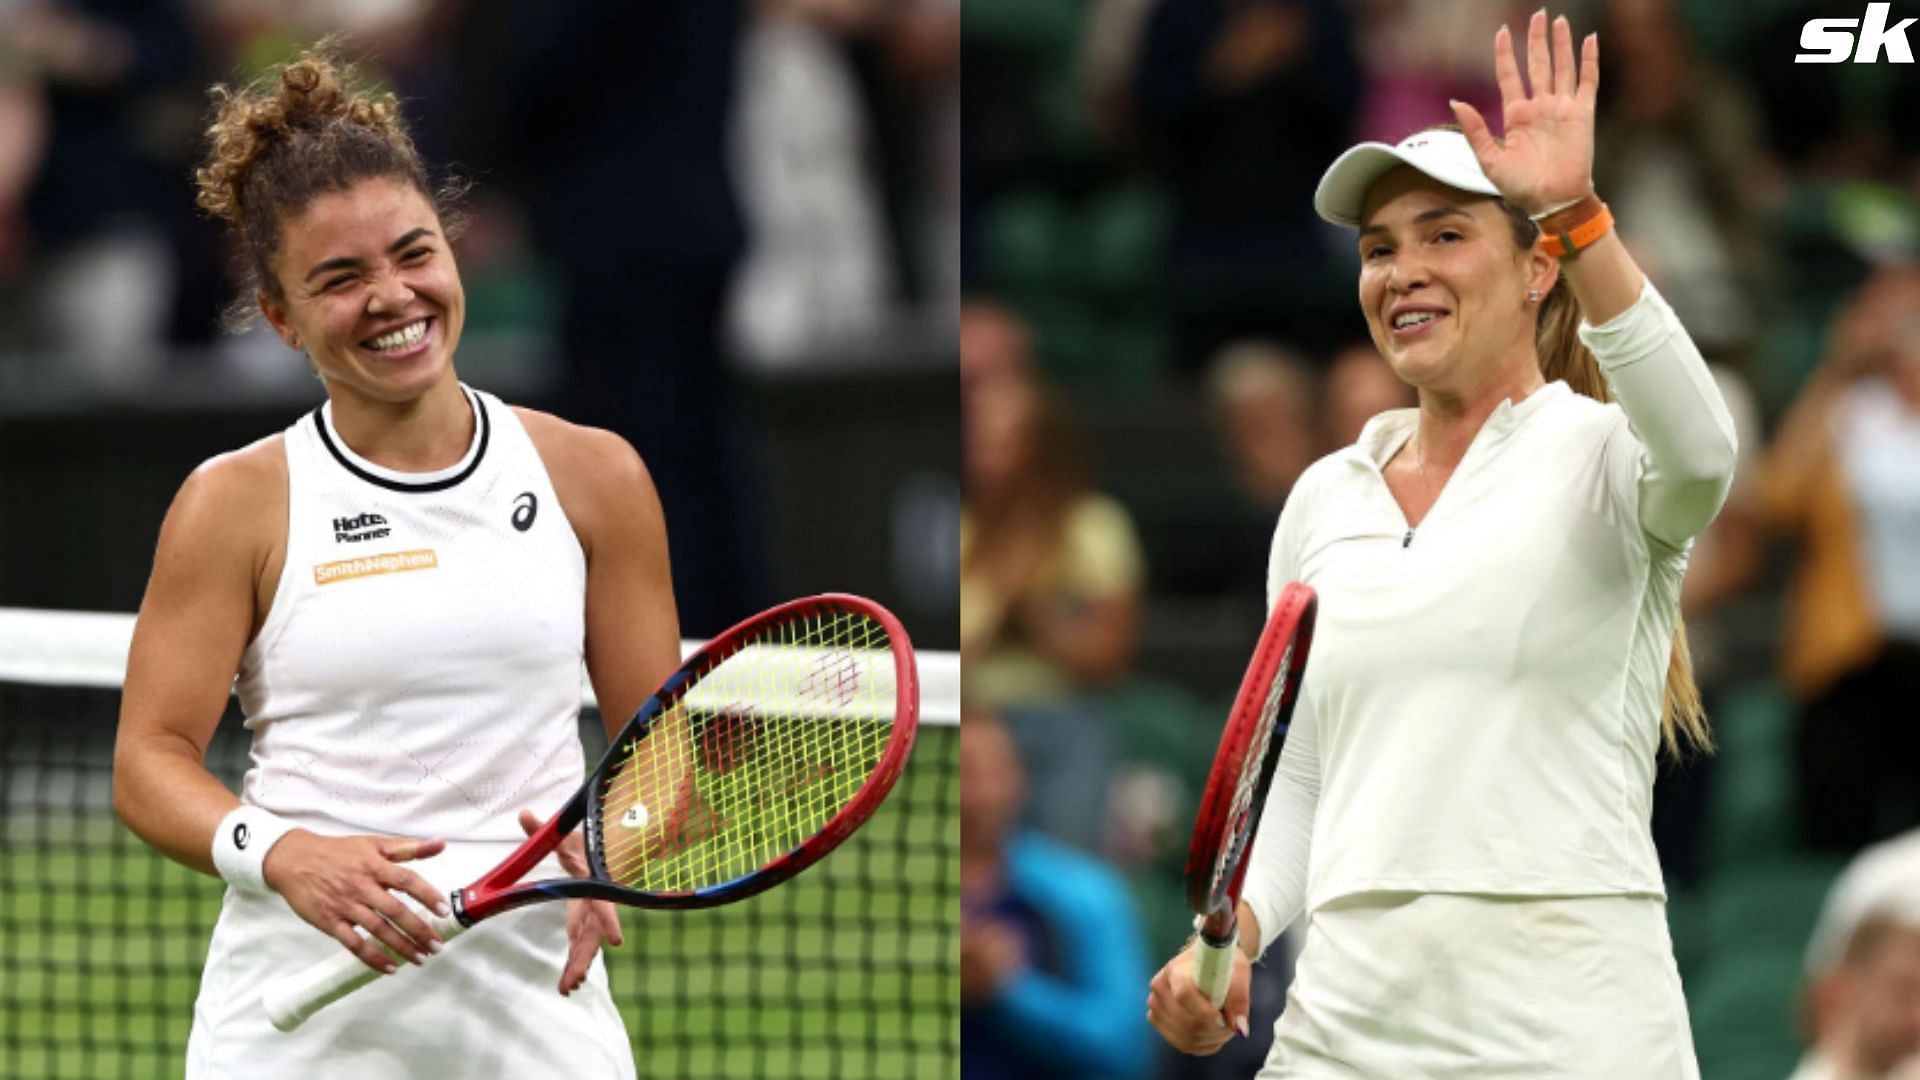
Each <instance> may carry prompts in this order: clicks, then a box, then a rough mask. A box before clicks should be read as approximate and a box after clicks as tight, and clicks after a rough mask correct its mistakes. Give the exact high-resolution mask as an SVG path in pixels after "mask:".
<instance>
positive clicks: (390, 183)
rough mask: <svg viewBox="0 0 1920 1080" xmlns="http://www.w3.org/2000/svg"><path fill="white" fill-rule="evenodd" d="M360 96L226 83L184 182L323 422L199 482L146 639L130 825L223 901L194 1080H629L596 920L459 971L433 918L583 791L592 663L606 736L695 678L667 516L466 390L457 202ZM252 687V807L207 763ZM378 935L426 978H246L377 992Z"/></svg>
mask: <svg viewBox="0 0 1920 1080" xmlns="http://www.w3.org/2000/svg"><path fill="white" fill-rule="evenodd" d="M352 76H353V72H352V71H351V69H350V68H349V67H347V66H346V65H344V64H342V63H340V62H339V61H337V60H335V59H334V58H333V57H332V56H331V55H330V53H329V51H328V50H326V49H325V48H324V47H323V48H321V49H318V50H315V51H310V52H308V53H306V54H304V55H302V56H301V57H300V58H299V59H297V60H295V61H294V62H292V63H289V64H287V65H285V66H284V67H283V68H280V69H278V70H276V71H275V72H273V73H272V74H270V75H269V76H267V77H266V78H264V79H263V80H261V81H260V82H258V83H255V84H254V85H252V86H248V87H245V88H242V89H239V90H230V89H228V88H226V87H216V88H215V89H214V91H213V99H214V104H215V110H214V113H215V115H214V119H213V121H212V126H211V128H210V129H209V132H208V137H209V144H210V146H209V151H208V155H207V160H206V163H205V166H204V167H203V168H202V169H201V170H200V171H199V173H198V181H199V201H200V205H201V206H202V207H204V208H205V209H206V210H208V211H209V212H211V213H213V214H214V215H216V216H218V217H219V218H220V219H222V220H223V221H225V222H226V223H227V224H228V226H229V227H230V228H231V231H232V233H233V236H234V238H235V240H236V241H237V243H238V245H239V247H240V249H241V251H242V252H243V253H244V259H245V263H246V266H247V268H248V270H249V271H250V275H251V278H252V280H251V281H250V283H249V291H250V292H251V293H252V294H253V299H254V301H255V306H257V308H258V310H259V312H260V313H261V314H263V315H264V316H265V318H266V320H267V322H268V323H269V324H270V325H271V326H272V328H273V330H274V332H275V333H276V334H278V335H279V336H280V338H281V339H282V340H283V341H285V342H286V344H287V345H288V347H289V348H291V349H293V350H295V351H296V352H301V353H304V354H305V356H306V359H307V362H308V363H310V364H311V365H312V367H313V369H314V371H315V372H316V373H317V374H318V376H319V378H320V382H321V383H322V384H323V386H324V387H325V390H326V402H325V404H323V405H322V406H321V407H320V408H318V409H316V410H314V411H313V412H312V413H310V414H308V415H305V416H303V417H301V418H300V419H299V420H298V421H296V422H295V423H294V424H293V425H292V426H291V427H289V428H287V429H286V430H285V431H284V432H282V433H280V434H276V435H273V436H270V437H268V438H265V439H262V440H260V441H259V442H256V443H254V444H252V445H251V446H247V447H244V448H242V449H239V450H236V451H233V452H232V453H228V454H223V455H221V456H219V457H216V458H214V459H212V460H210V461H208V462H206V463H205V464H203V465H202V466H200V467H199V468H198V469H196V470H195V471H194V473H193V474H192V475H191V476H190V477H189V478H188V479H187V481H186V483H185V485H184V486H183V487H182V488H181V490H180V493H179V495H178V496H177V497H176V498H175V500H174V503H173V506H172V509H171V510H170V511H169V512H168V514H167V518H166V523H165V525H164V526H163V527H162V529H161V534H160V540H159V548H158V551H157V553H156V554H155V557H154V568H153V574H152V578H151V580H150V581H149V583H148V587H147V594H146V599H145V601H144V602H143V603H142V605H141V609H140V616H139V621H138V624H137V626H136V629H135V631H134V638H133V649H132V655H131V656H130V658H129V661H128V670H127V677H126V692H125V698H124V703H123V706H122V713H121V723H120V733H119V741H118V744H117V747H116V753H115V769H114V804H115V807H116V809H117V810H118V812H119V814H120V816H121V818H122V819H123V820H125V822H126V823H127V825H128V826H129V827H130V828H132V829H133V830H134V832H136V833H138V834H139V835H140V836H141V837H142V838H143V839H145V840H146V841H147V842H148V843H150V844H152V845H153V846H154V847H156V848H158V849H159V850H160V851H162V852H164V853H165V854H166V855H168V856H169V857H171V858H173V859H175V860H176V861H178V862H181V863H184V864H186V865H187V866H190V867H193V868H194V869H196V870H199V871H201V872H203V873H210V874H216V875H218V876H219V877H221V878H223V879H224V880H225V881H226V883H227V886H228V887H227V892H226V898H225V902H224V904H223V906H222V909H221V913H220V918H219V921H218V923H217V924H216V925H215V927H214V930H213V937H212V942H211V944H210V946H209V948H208V952H207V961H206V967H205V971H204V973H203V976H202V979H201V985H200V995H199V999H198V1001H197V1002H196V1004H195V1006H194V1019H193V1032H192V1036H191V1039H190V1041H189V1043H188V1049H187V1070H186V1071H187V1075H188V1076H189V1077H196V1078H198V1077H229V1076H232V1077H238V1076H249V1077H253V1076H323V1075H325V1076H352V1077H355V1078H356V1080H364V1078H369V1077H418V1076H429V1075H449V1074H453V1073H459V1074H461V1075H474V1076H536V1075H554V1074H557V1073H565V1074H567V1075H570V1076H581V1077H587V1076H593V1077H626V1076H632V1075H633V1074H634V1059H633V1052H632V1048H631V1046H630V1044H629V1043H628V1040H627V1037H626V1033H625V1029H624V1026H623V1025H622V1022H621V1018H620V1015H619V1012H618V1011H617V1010H616V1009H615V1007H614V1004H613V1001H612V999H611V997H610V996H609V994H608V991H607V980H606V974H605V968H604V966H603V965H602V964H601V962H600V960H599V953H598V950H599V947H600V945H601V943H602V942H609V943H612V944H619V942H620V925H619V920H618V919H617V917H616V916H615V915H614V913H613V910H612V908H611V907H610V906H609V905H606V904H604V903H599V902H592V903H589V902H585V901H574V902H571V903H569V904H568V905H566V908H565V910H564V911H563V910H562V909H561V908H560V907H558V906H556V905H536V906H534V907H530V908H528V909H526V910H525V911H523V912H517V913H515V914H514V915H512V916H511V917H508V918H503V919H500V920H498V921H497V922H494V923H489V924H487V925H486V926H483V927H480V928H478V929H476V930H474V931H473V932H472V933H471V934H468V935H467V936H466V937H465V938H464V939H462V940H461V941H460V942H459V944H458V946H457V948H453V949H449V950H447V952H446V953H445V954H444V955H437V954H438V953H439V951H440V949H439V945H440V943H439V942H438V941H437V940H436V938H435V936H434V934H433V932H432V931H431V930H430V929H428V927H427V925H426V924H425V923H424V922H423V921H422V920H421V919H420V917H419V915H418V914H417V912H418V909H419V908H421V907H432V908H436V909H440V910H442V911H444V905H445V904H446V898H447V893H448V891H449V890H450V889H451V888H453V887H456V886H458V885H460V884H462V883H464V882H466V881H469V880H471V879H472V878H473V877H475V876H477V875H478V874H479V873H481V872H483V871H484V870H486V869H487V868H488V867H490V866H491V865H493V864H494V863H495V862H497V861H498V860H499V859H500V858H501V857H502V856H504V855H505V854H506V853H507V852H508V851H510V850H511V849H512V848H513V847H514V846H515V845H516V844H517V842H518V840H520V839H521V838H522V837H523V834H524V833H525V832H528V831H531V830H532V829H533V828H534V827H535V826H536V825H537V824H538V822H539V821H541V820H544V819H545V817H547V816H548V815H550V814H551V813H552V812H553V811H555V810H556V809H558V807H559V805H560V804H561V803H562V802H564V801H565V800H566V799H567V798H568V797H569V796H570V795H571V794H572V793H573V791H574V789H575V788H576V787H577V786H578V785H579V783H580V780H581V777H582V775H583V773H584V758H583V751H582V747H581V745H580V739H579V732H578V728H577V726H576V725H577V722H578V712H579V705H580V672H581V665H582V662H583V659H584V662H585V663H586V666H587V669H588V671H589V674H590V676H591V678H592V681H593V686H594V690H595V692H596V693H597V695H598V697H599V700H600V702H601V703H602V708H603V711H604V714H605V716H606V717H607V719H608V722H609V725H610V727H615V728H617V727H618V726H619V725H620V724H621V723H623V722H624V721H625V719H626V718H627V717H628V716H629V715H631V713H632V712H633V711H634V710H635V709H636V708H637V707H638V706H639V704H640V703H641V702H642V701H643V700H645V698H646V696H647V695H648V694H650V693H651V692H652V691H653V689H654V687H655V686H657V685H658V683H659V681H660V680H661V679H662V678H664V677H665V676H666V675H667V674H668V673H669V672H671V671H672V670H673V669H674V667H675V666H676V665H677V663H678V659H679V648H678V641H679V627H678V622H677V620H676V618H675V614H674V611H675V609H674V598H673V591H672V585H671V582H670V579H669V575H668V561H667V538H666V529H665V525H664V523H663V521H662V519H661V515H660V509H659V502H658V499H657V498H656V496H655V493H654V488H653V483H652V481H651V479H650V478H649V477H648V475H647V471H646V468H645V467H644V466H643V465H642V463H641V461H640V459H639V457H638V456H637V455H636V454H635V453H634V452H633V450H632V448H631V447H629V446H628V445H627V444H626V442H625V441H623V440H621V439H620V438H618V437H617V436H614V435H611V434H608V433H606V432H603V431H596V430H589V429H584V428H579V427H575V426H573V425H571V424H568V423H565V422H563V421H561V420H558V419H556V418H554V417H552V416H548V415H544V414H541V413H537V412H532V411H529V410H525V409H519V408H513V407H509V406H507V405H505V404H503V403H502V402H501V401H500V400H499V399H498V398H496V397H494V396H493V395H491V394H488V393H485V392H483V391H480V390H476V389H474V388H471V387H468V386H466V385H464V384H462V383H461V382H460V380H459V379H458V377H457V376H456V374H455V370H454V360H455V353H456V350H457V349H458V347H459V344H460V335H461V328H462V325H463V323H464V321H465V317H466V301H465V297H464V294H463V293H462V290H461V284H460V274H459V270H458V268H457V267H456V265H455V262H454V256H453V251H452V249H451V248H450V247H449V239H448V235H447V234H448V224H449V211H450V207H449V206H448V205H446V203H445V201H444V200H443V199H442V198H441V197H439V196H437V195H436V192H435V190H434V189H433V188H432V187H431V186H430V185H429V182H428V179H427V173H426V169H425V167H424V165H423V164H422V162H421V159H420V156H419V154H418V153H417V152H416V151H415V149H414V146H413V143H412V141H411V139H410V138H409V137H408V135H407V132H406V129H405V126H404V124H403V122H402V119H401V117H400V113H399V110H398V107H397V104H396V102H395V100H394V98H393V97H392V96H391V95H374V94H371V93H367V92H362V91H359V90H356V89H355V88H354V86H353V84H352ZM236 691H237V693H238V695H239V699H240V704H241V707H242V710H243V712H244V713H245V716H246V725H247V727H248V728H249V729H251V731H252V733H253V747H252V758H253V764H252V768H251V769H250V770H249V771H248V773H247V776H246V780H245V785H244V788H243V791H242V794H241V796H240V797H239V798H235V796H234V795H233V794H232V793H231V792H229V791H228V790H227V789H226V788H225V787H224V786H222V785H221V783H220V782H219V781H218V780H217V779H216V778H215V777H214V776H213V775H212V773H210V772H209V771H208V770H207V768H206V766H205V764H204V761H205V752H206V747H207V744H208V742H209V740H210V739H211V738H212V736H213V733H214V729H215V727H216V726H217V725H218V723H219V720H220V717H221V714H222V712H223V710H224V709H225V707H226V703H227V699H228V696H229V694H230V693H233V692H236ZM582 870H583V866H582V865H581V864H580V863H579V855H578V852H577V851H573V852H564V851H563V854H562V855H561V856H560V857H559V859H558V863H557V864H556V865H549V866H546V867H543V868H540V869H536V870H534V871H533V872H532V873H533V876H535V877H539V876H558V875H560V874H562V873H564V872H568V871H571V872H574V873H580V872H581V871H582ZM375 942H378V943H381V944H384V945H385V946H386V947H387V948H388V949H391V950H392V951H393V952H394V953H396V954H398V955H399V956H400V957H402V958H404V959H405V960H407V961H411V962H412V963H414V964H419V965H421V967H420V969H419V970H414V971H408V972H406V973H405V974H404V976H403V977H399V978H394V979H392V980H390V981H383V982H379V983H376V984H375V985H374V986H372V987H369V988H368V989H367V990H366V991H365V992H363V993H361V994H358V995H355V996H353V997H351V998H349V999H348V1000H346V1001H343V1002H341V1003H340V1004H338V1005H336V1006H335V1007H334V1008H332V1009H329V1010H326V1011H325V1012H323V1013H321V1014H320V1015H318V1016H317V1017H316V1018H315V1019H314V1020H313V1021H312V1022H310V1023H308V1024H307V1025H305V1026H304V1027H302V1028H301V1029H299V1030H298V1031H297V1032H295V1033H291V1034H281V1033H279V1032H276V1031H274V1030H273V1029H272V1027H271V1026H270V1025H269V1023H268V1020H267V1017H266V1014H265V1012H264V1011H263V1009H262V1008H261V1005H260V990H261V988H262V986H263V984H265V983H266V982H267V981H269V980H270V979H272V978H274V977H275V976H278V975H283V974H285V973H288V972H295V971H300V970H302V969H304V968H306V967H307V966H308V965H309V964H311V963H313V962H314V961H316V960H319V959H322V958H324V957H325V956H326V955H327V953H328V951H329V950H336V949H342V948H344V949H348V950H351V951H352V952H354V953H355V954H356V955H358V956H359V957H360V958H361V959H362V960H363V961H364V962H366V963H367V964H369V965H371V966H373V967H375V968H378V969H382V970H385V971H389V972H391V971H392V970H393V968H394V965H393V964H392V962H391V961H390V960H389V958H388V957H387V956H386V954H385V953H384V952H383V951H382V950H381V948H380V947H379V946H378V945H376V944H375ZM556 986H557V988H558V990H559V992H558V993H555V992H554V989H555V987H556ZM456 1003H457V1004H456Z"/></svg>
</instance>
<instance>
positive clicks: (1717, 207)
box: [1594, 0, 1783, 354]
mask: <svg viewBox="0 0 1920 1080" xmlns="http://www.w3.org/2000/svg"><path fill="white" fill-rule="evenodd" d="M1600 40H1601V41H1603V42H1605V43H1606V61H1605V63H1606V64H1607V77H1606V78H1605V79H1603V80H1601V86H1600V97H1601V102H1600V121H1599V130H1598V132H1597V133H1596V137H1597V139H1598V145H1599V152H1598V154H1597V156H1596V158H1595V164H1594V183H1595V186H1596V187H1597V188H1598V189H1599V190H1600V191H1602V192H1605V193H1606V197H1607V202H1608V204H1609V205H1610V206H1611V207H1612V208H1613V212H1614V215H1615V216H1616V218H1617V219H1618V221H1619V228H1620V235H1621V238H1622V239H1623V240H1625V241H1626V243H1627V245H1628V246H1629V247H1630V248H1632V249H1633V252H1634V257H1635V258H1637V259H1639V260H1640V261H1641V264H1642V265H1643V266H1645V267H1646V271H1647V274H1648V275H1649V276H1651V277H1652V278H1653V279H1654V280H1655V281H1656V282H1658V283H1659V285H1660V289H1661V293H1662V295H1664V296H1666V297H1667V299H1668V300H1669V302H1671V303H1672V304H1673V307H1674V310H1675V311H1676V312H1677V313H1678V314H1679V315H1680V318H1681V321H1682V322H1684V323H1686V326H1687V330H1688V331H1689V332H1690V333H1692V334H1693V336H1694V339H1695V340H1696V341H1698V342H1699V343H1700V345H1701V347H1702V348H1704V349H1706V350H1707V351H1708V353H1709V354H1711V353H1713V352H1714V350H1715V349H1725V348H1728V347H1730V346H1738V345H1742V344H1745V343H1746V342H1747V341H1749V340H1751V338H1752V336H1753V333H1754V327H1755V324H1756V317H1757V316H1758V314H1759V312H1760V311H1761V307H1760V304H1759V303H1758V302H1757V300H1758V298H1759V297H1761V296H1763V295H1764V294H1765V291H1766V289H1767V286H1768V278H1767V273H1766V271H1767V267H1768V262H1769V260H1768V257H1767V256H1768V248H1767V247H1766V245H1765V243H1764V242H1763V241H1764V238H1763V236H1762V235H1761V231H1760V228H1761V226H1760V220H1759V219H1760V216H1761V214H1762V213H1763V212H1764V211H1766V210H1767V209H1769V208H1771V207H1773V206H1775V205H1777V204H1778V203H1779V202H1780V201H1781V199H1782V198H1783V192H1782V185H1781V180H1780V178H1779V177H1778V176H1777V175H1775V173H1776V171H1777V170H1775V169H1774V167H1773V165H1772V163H1771V160H1770V159H1769V158H1768V157H1767V154H1766V151H1765V147H1764V146H1763V144H1762V143H1761V133H1760V128H1759V117H1758V116H1757V115H1756V113H1755V109H1754V106H1753V103H1752V100H1751V98H1750V96H1749V95H1748V93H1747V91H1746V89H1745V87H1744V86H1742V85H1741V84H1740V83H1739V82H1737V81H1735V80H1734V79H1733V78H1732V77H1730V76H1729V75H1727V74H1726V73H1725V72H1723V71H1722V70H1721V69H1720V68H1719V66H1718V65H1716V64H1714V63H1713V62H1712V61H1711V60H1709V59H1708V58H1706V57H1704V56H1701V55H1700V54H1699V52H1698V51H1697V50H1696V49H1695V48H1694V47H1693V43H1692V41H1691V40H1690V39H1689V36H1688V33H1687V28H1686V25H1685V23H1684V21H1683V20H1682V18H1681V12H1680V11H1679V9H1678V6H1677V5H1676V4H1675V2H1674V0H1607V3H1606V6H1605V9H1604V13H1603V17H1602V22H1601V26H1600Z"/></svg>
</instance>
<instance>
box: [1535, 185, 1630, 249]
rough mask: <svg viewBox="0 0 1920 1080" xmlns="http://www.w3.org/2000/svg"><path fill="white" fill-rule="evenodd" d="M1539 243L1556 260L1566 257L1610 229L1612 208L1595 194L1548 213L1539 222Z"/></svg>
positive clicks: (1591, 243)
mask: <svg viewBox="0 0 1920 1080" xmlns="http://www.w3.org/2000/svg"><path fill="white" fill-rule="evenodd" d="M1539 226H1540V244H1541V246H1542V247H1544V248H1546V250H1547V254H1549V255H1552V256H1553V257H1554V258H1557V259H1570V258H1572V257H1574V256H1575V255H1577V254H1579V253H1580V252H1581V251H1582V250H1583V249H1585V248H1589V247H1592V246H1593V244H1594V242H1595V241H1597V240H1599V239H1600V238H1601V237H1603V236H1605V235H1607V234H1608V233H1610V232H1612V231H1613V211H1612V210H1609V209H1607V204H1606V203H1603V202H1601V201H1600V199H1599V197H1598V196H1595V195H1589V196H1587V197H1586V198H1584V199H1581V200H1580V201H1579V202H1577V203H1575V204H1573V205H1572V206H1569V207H1567V208H1566V209H1564V210H1560V211H1558V212H1556V213H1553V214H1549V215H1548V216H1547V217H1546V218H1544V219H1542V220H1541V221H1540V222H1539Z"/></svg>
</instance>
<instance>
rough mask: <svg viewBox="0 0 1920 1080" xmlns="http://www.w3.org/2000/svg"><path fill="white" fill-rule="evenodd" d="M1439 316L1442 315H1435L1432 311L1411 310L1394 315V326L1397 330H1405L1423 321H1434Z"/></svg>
mask: <svg viewBox="0 0 1920 1080" xmlns="http://www.w3.org/2000/svg"><path fill="white" fill-rule="evenodd" d="M1439 317H1440V316H1438V315H1435V314H1434V313H1433V312H1431V311H1409V312H1406V313H1404V314H1401V315H1396V316H1394V319H1393V328H1394V329H1395V330H1404V329H1406V328H1407V327H1409V326H1419V325H1420V324H1421V323H1427V322H1432V321H1433V320H1435V319H1437V318H1439Z"/></svg>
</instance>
